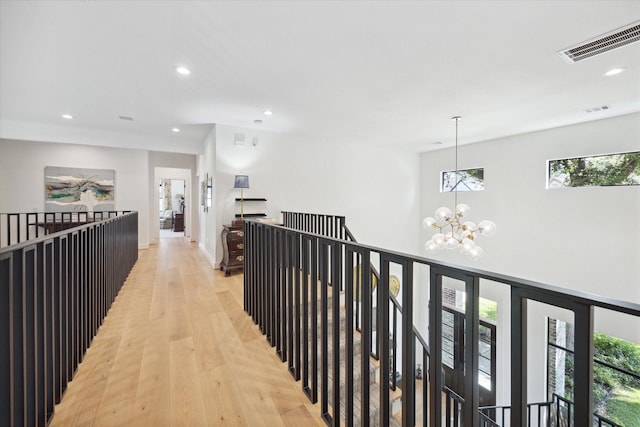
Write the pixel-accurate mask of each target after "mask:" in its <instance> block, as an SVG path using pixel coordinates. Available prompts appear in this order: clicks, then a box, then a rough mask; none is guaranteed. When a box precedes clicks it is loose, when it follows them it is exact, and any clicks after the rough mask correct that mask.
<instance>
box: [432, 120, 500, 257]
mask: <svg viewBox="0 0 640 427" xmlns="http://www.w3.org/2000/svg"><path fill="white" fill-rule="evenodd" d="M460 119H461V117H460V116H455V117H452V120H455V121H456V147H455V153H456V170H455V177H456V185H455V187H454V195H455V196H454V198H455V201H454V206H455V210H454V211H451V209H449V208H447V207H444V206H443V207H440V208H438V209H436V212H435V215H434V216H433V217H426V218H425V219H424V220H423V221H422V225H423V226H424V228H425V229H427V230H432V229H436V230H437V233H436V234H434V235H433V236H432V237H431V239H430V240H429V241H428V242H427V243H425V245H424V247H425V249H426V250H427V251H429V252H437V251H439V250H441V249H443V248H447V249H452V250H453V249H458V250H460V252H462V253H464V254H466V255H468V256H470V257H471V258H472V259H474V260H477V259H480V258H481V257H482V253H483V251H482V248H481V247H480V246H478V245H477V244H476V242H475V241H476V238H477V237H478V236H479V235H482V236H490V235H492V234H493V233H495V231H496V225H495V224H494V223H493V222H491V221H488V220H484V221H480V222H479V223H478V224H477V225H476V224H475V223H474V222H472V221H467V220H466V217H467V215H468V214H469V211H470V210H471V208H470V207H469V205H466V204H464V203H460V204H458V183H459V182H458V121H459V120H460Z"/></svg>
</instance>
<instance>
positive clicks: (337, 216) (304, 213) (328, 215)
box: [280, 211, 346, 218]
mask: <svg viewBox="0 0 640 427" xmlns="http://www.w3.org/2000/svg"><path fill="white" fill-rule="evenodd" d="M280 213H287V214H294V215H312V216H324V217H334V218H346V217H345V216H344V215H334V214H319V213H311V212H294V211H280Z"/></svg>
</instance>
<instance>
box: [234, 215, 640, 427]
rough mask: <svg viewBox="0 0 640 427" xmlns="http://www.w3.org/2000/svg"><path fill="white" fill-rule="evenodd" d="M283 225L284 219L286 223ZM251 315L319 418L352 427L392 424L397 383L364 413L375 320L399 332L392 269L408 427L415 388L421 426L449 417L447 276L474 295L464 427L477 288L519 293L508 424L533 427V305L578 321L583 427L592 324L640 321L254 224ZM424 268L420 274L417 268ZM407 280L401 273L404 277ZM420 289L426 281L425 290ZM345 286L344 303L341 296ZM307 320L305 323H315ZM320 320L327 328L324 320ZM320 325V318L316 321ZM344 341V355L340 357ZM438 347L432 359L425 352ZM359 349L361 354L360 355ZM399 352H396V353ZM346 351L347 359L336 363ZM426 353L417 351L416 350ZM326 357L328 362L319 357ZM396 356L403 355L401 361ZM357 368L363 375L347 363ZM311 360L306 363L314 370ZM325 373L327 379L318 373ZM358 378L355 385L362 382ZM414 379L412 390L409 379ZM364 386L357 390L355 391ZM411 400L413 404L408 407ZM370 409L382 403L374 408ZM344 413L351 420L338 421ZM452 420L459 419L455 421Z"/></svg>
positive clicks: (474, 366)
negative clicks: (420, 320)
mask: <svg viewBox="0 0 640 427" xmlns="http://www.w3.org/2000/svg"><path fill="white" fill-rule="evenodd" d="M285 223H286V221H285ZM245 245H246V246H245V247H246V258H245V278H244V280H245V282H244V286H245V293H244V295H245V297H244V298H245V310H246V311H247V312H248V313H249V314H250V315H251V316H252V318H253V320H254V321H255V322H256V323H257V324H258V325H259V327H260V328H261V330H262V331H263V333H265V335H266V336H267V339H268V340H269V342H270V343H271V344H272V345H274V346H275V347H276V351H277V353H278V355H279V356H280V358H281V359H282V360H283V361H287V363H288V366H289V370H290V372H291V373H292V375H293V377H294V378H296V379H302V385H303V389H304V390H305V392H306V393H307V394H308V396H309V397H310V399H311V400H312V401H313V402H316V401H317V400H318V399H320V407H321V412H322V416H323V417H324V419H325V420H326V421H327V423H329V424H330V425H339V424H340V420H341V419H342V420H344V422H346V424H348V425H350V424H351V423H352V422H353V420H354V417H357V418H358V419H359V420H360V422H361V423H362V425H366V424H367V423H368V422H369V419H370V415H371V414H373V415H372V416H375V417H376V418H378V421H379V423H380V425H386V424H388V423H389V419H390V417H391V413H390V409H391V408H390V403H392V402H390V391H392V385H391V384H390V381H382V382H380V384H378V386H379V391H378V392H377V393H378V395H377V400H378V403H377V404H376V405H377V407H378V408H379V410H378V411H377V412H372V413H371V414H370V413H369V411H368V410H367V409H366V408H368V403H369V402H370V401H371V397H372V396H371V393H370V388H369V380H370V374H369V368H370V366H371V365H370V364H371V363H373V362H372V360H371V358H370V357H369V354H370V352H371V347H372V340H371V336H372V332H373V328H372V323H373V322H372V320H373V319H374V318H375V319H376V326H375V330H376V331H390V315H391V316H393V312H392V310H391V309H390V305H391V304H394V303H393V299H392V298H390V295H389V282H390V266H393V271H394V273H395V274H398V277H400V280H401V283H402V295H401V296H400V297H399V298H398V303H399V304H400V307H401V308H402V313H401V319H400V321H399V323H398V324H399V325H400V330H399V332H398V337H397V340H396V341H397V342H398V343H399V344H398V345H399V350H398V353H400V354H401V357H400V358H399V360H398V362H399V365H400V368H399V372H400V374H401V378H402V380H401V381H400V385H399V386H398V387H399V388H400V389H401V392H402V396H405V398H403V399H402V409H401V411H400V413H399V414H396V417H397V418H398V419H400V420H402V425H404V426H409V425H413V423H414V421H416V417H417V414H418V411H417V410H416V408H417V407H418V406H417V405H416V398H415V396H416V391H419V390H425V392H423V393H422V398H423V399H422V400H423V404H422V406H421V408H422V411H421V422H422V425H431V426H438V425H440V424H441V421H442V420H443V419H444V418H445V415H446V414H445V413H443V408H446V406H445V405H443V402H445V401H446V400H447V399H448V398H447V397H446V396H443V392H442V391H443V390H445V385H444V379H443V376H442V374H441V373H442V366H443V365H442V342H441V340H442V316H441V315H440V313H441V312H442V309H443V302H442V287H443V286H442V284H443V279H444V278H452V279H456V280H459V281H461V282H463V283H464V288H465V292H466V295H467V303H466V306H465V310H464V312H465V325H466V327H465V330H464V341H465V343H467V345H466V346H465V349H464V351H465V355H464V358H463V360H464V361H465V366H464V372H465V373H466V375H465V376H464V384H463V393H461V394H462V395H463V396H464V397H465V398H464V401H463V402H459V404H460V405H461V407H460V408H459V410H456V411H454V412H455V413H459V414H460V417H459V420H458V425H459V426H465V427H475V426H477V425H479V424H480V419H481V416H480V412H479V398H478V387H479V386H478V384H479V381H478V341H479V339H478V338H479V308H478V307H479V287H480V281H481V280H483V281H488V282H492V283H495V284H501V285H504V286H506V289H508V291H509V292H510V294H511V309H510V323H511V339H510V353H509V354H510V359H511V360H510V362H511V405H510V409H509V418H510V425H514V426H515V425H519V426H525V425H528V417H529V413H530V411H529V410H528V402H527V384H528V381H527V352H526V345H527V341H528V339H527V306H528V302H529V301H537V302H541V303H543V304H547V305H550V306H556V307H562V308H564V309H567V310H569V311H571V312H573V314H574V324H575V345H574V351H575V353H576V354H580V355H582V357H579V358H576V359H575V365H574V384H575V387H574V389H575V395H574V403H573V404H572V405H573V406H572V415H571V417H572V419H573V423H574V425H576V426H577V425H589V424H590V423H591V419H592V416H593V415H592V414H593V403H592V402H593V401H592V395H593V390H592V388H593V373H592V372H593V369H592V368H593V367H592V364H593V322H594V308H596V307H599V308H603V309H606V310H612V311H615V312H619V313H624V314H627V315H631V316H636V317H640V305H638V304H634V303H631V302H626V301H619V300H613V299H609V298H602V297H598V296H594V295H590V294H586V293H582V292H577V291H572V290H567V289H562V288H559V287H555V286H550V285H547V284H543V283H539V282H533V281H529V280H525V279H520V278H515V277H510V276H506V275H502V274H497V273H492V272H487V271H483V270H477V269H470V268H462V267H458V266H454V265H450V264H445V263H441V262H436V261H434V260H431V259H427V258H422V257H417V256H412V255H408V254H402V253H398V252H393V251H387V250H385V249H380V248H376V247H372V246H367V245H363V244H359V243H355V242H353V241H347V240H342V239H338V238H333V237H328V236H323V235H319V234H316V233H312V232H305V231H299V230H294V229H292V228H285V227H280V226H274V225H269V224H263V223H258V222H254V221H246V222H245ZM372 257H375V258H376V259H377V260H378V261H377V263H378V265H379V267H380V275H379V277H380V278H379V281H378V286H377V289H376V295H375V297H376V299H377V304H375V306H374V305H372V304H371V301H372V298H373V297H374V295H373V291H372V286H371V285H372V277H373V274H372V269H371V259H372ZM356 265H361V266H362V267H361V268H362V282H363V283H362V286H361V287H360V289H359V291H360V292H361V293H362V298H361V302H362V303H361V305H362V330H361V333H360V334H359V338H360V343H359V344H358V347H359V348H356V344H355V342H356V340H355V339H354V334H353V330H354V327H353V317H354V304H353V303H346V302H351V301H353V299H354V295H353V290H354V286H353V285H354V274H353V268H354V266H356ZM419 270H420V271H419ZM398 271H399V273H398ZM418 271H419V273H422V277H429V279H428V280H424V285H423V286H428V288H429V299H428V301H420V302H419V304H420V305H421V306H427V305H428V306H429V321H428V324H429V327H428V330H429V334H428V340H427V341H426V342H424V341H425V340H421V341H422V344H423V360H422V366H424V367H427V366H428V369H426V373H425V375H424V378H425V379H427V381H424V380H423V381H422V383H421V385H422V387H417V384H418V383H417V381H416V379H415V372H416V360H415V359H416V351H415V350H416V349H415V346H416V342H418V341H417V336H416V333H415V329H414V319H413V317H414V313H413V306H414V301H413V295H414V286H417V284H416V280H421V279H420V277H421V276H420V274H414V273H418ZM419 283H423V282H419ZM341 288H344V294H343V295H341V292H340V289H341ZM341 296H343V298H344V301H345V304H344V308H343V310H344V316H345V321H344V323H342V322H340V321H337V320H336V321H334V320H333V319H339V317H340V307H338V306H339V303H338V301H340V298H341ZM307 313H308V315H307ZM318 318H320V322H319V327H318V323H315V322H316V321H317V319H318ZM314 319H315V320H314ZM376 335H377V337H376V339H377V340H378V341H379V349H380V351H379V354H378V356H379V366H378V370H379V378H390V370H391V366H390V365H391V363H390V362H391V351H392V350H391V346H390V337H389V334H388V333H387V332H383V333H379V334H376ZM341 343H344V348H341V347H340V346H341ZM428 349H431V351H428ZM356 350H358V351H356ZM393 351H395V350H393ZM338 352H340V353H341V354H342V358H343V361H344V365H343V366H344V368H341V365H340V360H339V359H340V357H332V355H335V354H336V353H338ZM418 354H419V352H418ZM318 355H319V356H320V360H319V359H318ZM394 356H396V355H394ZM356 357H357V358H359V359H360V364H359V368H358V370H357V372H355V369H356V368H355V366H354V365H353V364H352V363H351V362H350V361H353V360H354V358H356ZM307 362H308V363H307ZM318 372H319V373H318ZM354 378H355V380H354ZM410 378H414V380H413V381H409V380H408V379H410ZM355 382H357V385H358V387H356V384H355ZM355 394H358V395H359V398H360V401H361V402H362V403H361V405H360V408H361V409H360V413H359V414H355V413H354V409H353V408H354V404H353V397H354V395H355ZM406 396H414V398H406ZM372 406H373V405H372ZM341 411H343V412H344V413H341ZM454 412H452V414H453V413H454Z"/></svg>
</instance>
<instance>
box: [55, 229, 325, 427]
mask: <svg viewBox="0 0 640 427" xmlns="http://www.w3.org/2000/svg"><path fill="white" fill-rule="evenodd" d="M242 291H243V289H242V275H233V276H231V277H228V278H225V277H224V275H223V274H222V273H221V272H220V271H219V270H213V269H212V268H211V266H210V265H209V263H208V262H207V261H206V260H205V258H204V256H203V255H202V253H201V252H200V250H199V249H198V246H197V244H195V243H190V242H188V241H187V240H186V239H182V238H167V239H160V242H159V244H158V245H156V246H152V247H151V248H150V249H147V250H143V251H140V253H139V259H138V262H137V263H136V265H135V267H134V268H133V271H132V272H131V274H130V276H129V278H128V279H127V281H126V283H125V285H124V286H123V288H122V290H121V291H120V294H119V295H118V297H117V298H116V301H115V302H114V304H113V306H112V307H111V310H110V311H109V314H108V315H107V317H106V319H105V322H104V324H103V325H102V326H101V328H100V330H99V332H98V335H97V336H96V337H95V338H94V340H93V343H92V344H91V347H90V349H89V350H88V351H87V354H86V356H85V359H84V361H83V362H82V364H81V365H80V367H79V368H78V372H77V373H76V375H75V377H74V379H73V381H72V382H71V383H70V384H69V386H68V388H67V391H66V393H65V395H64V397H63V399H62V402H61V403H60V404H59V405H57V406H56V409H55V415H54V417H53V420H52V422H51V427H59V426H94V425H95V426H314V425H317V426H324V425H325V424H324V422H323V421H322V420H321V418H320V408H319V405H318V404H316V405H312V404H311V403H310V402H309V400H308V399H307V397H306V396H305V395H304V394H303V392H302V390H301V386H300V383H299V382H295V381H294V380H293V378H292V377H291V375H290V374H289V373H288V372H287V369H286V364H285V363H282V362H280V359H278V357H277V356H276V354H275V351H274V349H273V348H272V347H271V346H270V345H269V344H268V343H267V341H266V339H265V337H264V336H263V335H262V334H261V333H260V331H259V330H258V327H257V326H256V325H255V324H254V323H253V321H252V320H251V318H250V317H249V316H248V315H247V314H246V313H245V312H244V310H243V309H242V298H243V294H242Z"/></svg>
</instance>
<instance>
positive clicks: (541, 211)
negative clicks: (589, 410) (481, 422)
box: [420, 114, 640, 400]
mask: <svg viewBox="0 0 640 427" xmlns="http://www.w3.org/2000/svg"><path fill="white" fill-rule="evenodd" d="M461 134H462V135H464V126H462V127H461ZM461 140H464V138H461ZM638 141H640V114H632V115H627V116H622V117H616V118H612V119H606V120H600V121H594V122H589V123H585V124H580V125H574V126H567V127H562V128H557V129H552V130H547V131H541V132H534V133H529V134H525V135H518V136H513V137H509V138H504V139H499V140H494V141H488V142H485V143H480V144H473V145H469V146H461V147H459V168H460V169H467V168H472V167H484V174H485V190H484V191H482V192H475V193H458V202H459V203H460V202H463V203H467V204H468V205H469V206H471V212H470V215H469V219H470V220H472V221H475V222H476V223H477V222H478V221H480V220H482V219H490V220H492V221H494V222H495V223H496V224H497V226H498V232H497V233H496V235H494V236H493V237H488V238H482V237H481V238H480V239H478V244H479V245H480V246H482V247H483V248H484V257H483V259H481V260H480V261H477V262H476V261H471V260H470V259H468V258H466V257H465V256H464V255H462V254H459V253H458V252H455V251H454V252H448V251H445V252H440V253H438V254H427V253H426V252H425V251H424V250H423V251H422V254H423V255H424V256H428V257H431V258H434V259H439V260H443V261H447V262H454V263H457V264H463V265H468V266H473V267H476V268H481V269H486V270H490V271H495V272H500V273H504V274H508V275H513V276H517V277H522V278H526V279H532V280H536V281H541V282H545V283H548V284H551V285H556V286H560V287H564V288H570V289H575V290H582V291H585V292H589V293H593V294H597V295H603V296H607V297H612V298H616V299H620V300H624V301H631V302H634V303H640V244H638V242H639V241H640V186H632V187H593V188H570V189H555V190H548V189H546V186H545V184H546V167H547V160H550V159H558V158H567V157H579V156H588V155H596V154H609V153H616V152H628V151H638V150H640V143H639V142H638ZM453 159H454V152H453V150H452V149H445V150H440V151H436V152H429V153H423V154H422V155H421V159H420V174H421V183H422V191H421V195H420V199H421V203H420V213H421V218H423V217H426V216H433V212H434V211H435V209H437V208H438V207H440V206H449V207H451V208H452V207H453V206H452V205H453V203H454V202H453V197H454V196H453V194H451V193H440V191H439V184H440V179H439V174H440V173H441V172H442V171H443V170H453V169H454V166H453V165H454V160H453ZM421 235H422V244H424V242H426V241H427V240H428V239H429V238H430V236H431V235H432V233H430V232H427V231H424V230H423V231H422V233H421ZM483 290H484V289H483ZM486 290H487V291H486V292H485V294H486V293H487V292H488V293H489V295H488V296H489V297H490V298H492V299H494V300H497V301H498V304H499V308H498V310H499V312H498V317H499V327H500V324H501V325H502V328H501V329H502V331H503V332H505V331H507V330H508V326H507V323H506V322H508V319H506V316H508V310H509V304H508V301H509V297H508V293H506V292H505V291H503V292H501V291H499V290H498V291H497V290H496V289H495V287H494V286H488V285H487V286H486ZM481 292H482V291H481ZM546 315H554V316H558V317H561V316H563V314H562V313H557V312H555V311H553V312H551V311H550V310H549V308H548V307H544V306H541V305H539V304H534V305H532V307H531V308H530V315H529V317H530V327H529V339H530V340H532V342H533V344H531V345H529V352H530V357H529V361H530V368H531V371H530V372H537V374H536V375H533V374H531V375H529V378H530V381H532V382H533V385H532V386H531V387H530V393H532V396H531V397H532V399H533V400H535V398H537V397H538V396H539V393H540V389H541V386H542V384H540V383H539V381H542V380H543V378H541V377H542V376H541V375H539V373H540V372H544V370H543V369H542V368H543V367H544V366H543V365H544V363H545V360H544V359H545V358H544V353H543V354H542V355H541V354H540V353H534V352H539V351H540V350H541V349H543V348H544V347H543V344H544V342H545V335H544V333H545V323H544V322H545V316H546ZM564 315H565V316H566V313H565V314H564ZM565 320H568V321H572V319H565ZM621 324H625V325H627V326H628V327H624V328H621V327H620V325H621ZM595 328H596V329H597V330H599V331H602V332H605V333H608V334H611V335H614V336H618V337H620V338H624V339H628V340H631V341H634V342H640V325H639V324H638V319H635V318H629V317H628V316H622V315H619V316H613V315H610V313H608V312H602V311H601V310H597V311H596V321H595ZM508 336H509V335H508V331H507V332H506V333H505V335H504V336H503V341H504V340H505V339H508ZM502 367H503V368H505V369H506V370H505V371H504V375H506V376H508V375H509V372H508V363H502Z"/></svg>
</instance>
